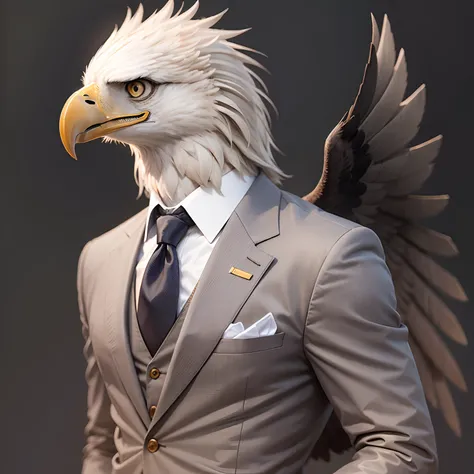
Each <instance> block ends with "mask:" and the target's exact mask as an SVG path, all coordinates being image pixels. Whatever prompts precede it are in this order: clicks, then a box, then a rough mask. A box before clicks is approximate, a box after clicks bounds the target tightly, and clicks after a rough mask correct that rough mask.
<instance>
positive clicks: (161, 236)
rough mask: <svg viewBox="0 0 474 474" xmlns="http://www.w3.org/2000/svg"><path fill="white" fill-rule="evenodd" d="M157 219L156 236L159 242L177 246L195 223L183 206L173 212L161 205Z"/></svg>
mask: <svg viewBox="0 0 474 474" xmlns="http://www.w3.org/2000/svg"><path fill="white" fill-rule="evenodd" d="M157 215H158V217H157V219H156V238H157V242H158V244H162V243H163V244H168V245H172V246H173V247H176V246H177V245H178V244H179V242H180V241H181V239H182V238H183V237H184V236H185V235H186V232H187V231H188V229H189V228H190V227H191V226H193V225H194V222H193V220H192V219H191V217H189V214H188V213H187V212H186V211H185V209H184V208H183V207H178V209H176V210H175V211H173V212H166V210H164V209H162V208H161V207H159V208H158V209H157Z"/></svg>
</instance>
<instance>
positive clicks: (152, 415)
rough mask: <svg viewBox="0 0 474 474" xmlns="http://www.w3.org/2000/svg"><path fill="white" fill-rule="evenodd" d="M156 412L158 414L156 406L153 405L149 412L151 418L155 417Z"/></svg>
mask: <svg viewBox="0 0 474 474" xmlns="http://www.w3.org/2000/svg"><path fill="white" fill-rule="evenodd" d="M155 412H156V405H152V406H151V407H150V411H149V413H150V416H151V418H153V417H154V416H155Z"/></svg>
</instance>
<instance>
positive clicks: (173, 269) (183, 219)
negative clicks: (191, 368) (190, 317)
mask: <svg viewBox="0 0 474 474" xmlns="http://www.w3.org/2000/svg"><path fill="white" fill-rule="evenodd" d="M165 212H166V211H164V210H163V209H162V208H161V207H160V206H157V207H156V208H155V209H154V210H153V213H152V216H154V217H155V216H158V217H157V219H156V234H157V235H156V237H157V243H158V247H157V248H156V250H155V251H154V253H153V255H152V256H151V258H150V261H149V262H148V265H147V267H146V269H145V273H144V275H143V282H142V285H141V288H140V296H139V299H138V314H137V317H138V324H139V327H140V331H141V333H142V336H143V340H144V341H145V344H146V345H147V347H148V350H149V351H150V354H152V355H154V354H155V352H156V351H157V350H158V348H159V347H160V346H161V344H162V342H163V341H164V339H165V337H166V335H167V334H168V332H169V330H170V329H171V328H172V326H173V324H174V322H175V320H176V315H177V306H178V296H179V263H178V255H177V252H176V247H177V245H178V244H179V242H180V241H181V239H182V238H183V237H184V236H185V235H186V233H187V231H188V229H189V227H191V226H192V225H194V222H193V220H192V219H191V218H190V217H189V215H188V213H187V212H186V211H185V210H184V208H183V207H179V208H178V209H176V210H175V211H174V212H173V213H169V214H166V213H165Z"/></svg>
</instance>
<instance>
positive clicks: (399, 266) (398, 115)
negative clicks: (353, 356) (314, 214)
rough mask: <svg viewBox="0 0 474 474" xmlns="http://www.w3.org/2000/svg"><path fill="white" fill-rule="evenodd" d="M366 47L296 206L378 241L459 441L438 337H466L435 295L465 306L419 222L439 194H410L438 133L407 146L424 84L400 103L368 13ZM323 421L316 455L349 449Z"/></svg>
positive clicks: (430, 385)
mask: <svg viewBox="0 0 474 474" xmlns="http://www.w3.org/2000/svg"><path fill="white" fill-rule="evenodd" d="M372 32H373V33H372V43H371V47H370V55H369V60H368V63H367V65H366V69H365V73H364V78H363V82H362V84H361V86H360V89H359V93H358V95H357V98H356V100H355V102H354V104H353V105H352V107H351V108H350V110H349V111H348V112H347V113H346V115H345V116H344V117H343V119H342V120H341V121H340V122H339V124H338V125H337V126H336V127H335V128H334V130H333V131H332V132H331V134H330V135H329V137H328V138H327V140H326V144H325V154H324V155H325V156H324V169H323V174H322V177H321V179H320V181H319V183H318V185H317V186H316V188H315V189H314V190H313V191H312V192H311V193H310V194H308V195H307V196H305V197H304V199H305V200H307V201H310V202H312V203H314V204H316V205H317V206H319V207H321V208H322V209H324V210H326V211H328V212H331V213H333V214H338V215H340V216H342V217H345V218H348V219H351V220H353V221H356V222H358V223H360V224H362V225H365V226H367V227H370V228H371V229H373V230H374V231H375V232H376V233H377V235H378V236H379V238H380V239H381V241H382V244H383V247H384V250H385V255H386V261H387V264H388V266H389V268H390V271H391V273H392V277H393V282H394V286H395V292H396V295H397V304H398V311H399V313H400V315H401V317H402V319H403V321H404V323H405V324H406V325H407V326H408V328H409V334H410V336H409V337H410V346H411V349H412V351H413V354H414V357H415V359H416V363H417V366H418V370H419V372H420V377H421V380H422V383H423V387H424V390H425V394H426V397H427V400H428V401H429V403H430V404H431V405H432V406H433V407H435V408H439V409H441V411H442V413H443V415H444V418H445V419H446V422H447V424H448V425H449V426H450V427H451V429H452V430H453V431H454V433H456V435H458V436H460V435H461V426H460V421H459V416H458V413H457V411H456V407H455V404H454V401H453V398H452V396H451V393H450V383H452V384H454V385H455V386H456V387H458V388H459V389H461V390H463V391H466V390H467V388H466V382H465V380H464V377H463V374H462V372H461V369H460V368H459V365H458V364H457V363H456V360H455V359H454V357H453V355H452V354H451V352H450V350H449V348H448V346H447V344H446V343H445V342H444V340H443V338H442V336H441V335H440V332H442V333H444V334H445V335H446V336H448V337H449V338H450V339H452V340H453V341H455V342H457V343H459V344H463V345H465V344H467V340H466V335H465V333H464V331H463V329H462V327H461V324H460V323H459V321H458V319H457V318H456V316H455V315H454V314H453V313H452V311H451V310H450V309H449V307H448V306H447V305H446V303H445V302H444V301H443V299H442V297H441V295H442V296H448V297H451V298H453V299H455V300H459V301H465V300H466V299H467V298H466V295H465V293H464V291H463V289H462V287H461V285H460V284H459V282H458V281H457V279H456V278H455V277H454V276H453V275H451V274H450V273H449V272H448V271H447V270H446V269H444V268H443V267H442V266H441V265H440V264H438V263H437V262H436V261H435V259H434V258H433V257H438V256H441V257H451V256H453V255H456V254H457V249H456V246H455V245H454V243H453V242H452V240H451V238H450V237H448V236H446V235H443V234H440V233H438V232H436V231H434V230H432V229H429V228H428V227H425V226H424V225H423V224H422V223H421V221H422V219H424V218H427V217H431V216H435V215H436V214H438V213H440V212H441V211H442V210H443V209H444V208H445V207H446V205H447V203H448V196H447V195H439V196H421V195H416V194H413V193H416V192H417V191H418V190H419V189H420V188H421V186H422V185H423V183H424V182H425V180H426V179H427V178H428V177H429V176H430V174H431V172H432V170H433V164H434V159H435V158H436V156H437V154H438V152H439V148H440V145H441V136H438V137H435V138H432V139H431V140H428V141H427V142H425V143H422V144H420V145H415V146H410V145H409V143H410V142H411V140H412V139H413V138H414V137H415V135H416V134H417V132H418V128H419V124H420V122H421V120H422V117H423V112H424V107H425V97H426V96H425V87H424V85H423V86H421V87H419V88H418V89H417V90H416V91H415V92H414V93H413V94H412V95H410V96H409V97H408V98H406V99H404V97H405V90H406V86H407V67H406V61H405V54H404V51H403V49H402V50H401V51H400V52H399V54H398V57H397V56H396V50H395V44H394V39H393V35H392V32H391V28H390V23H389V21H388V18H387V16H385V17H384V21H383V27H382V31H381V32H380V33H379V29H378V26H377V23H376V22H375V19H374V17H373V16H372ZM337 424H338V421H337V419H336V418H335V416H333V417H332V418H331V419H330V422H329V423H328V427H327V429H326V430H325V432H324V433H323V436H322V437H321V440H320V441H319V442H318V444H317V445H316V447H315V451H314V452H313V455H314V456H315V457H316V458H324V459H328V457H329V455H330V451H334V452H337V453H340V452H342V451H344V450H345V449H347V448H349V447H350V442H349V439H348V437H347V435H345V433H344V431H343V430H342V427H340V424H339V427H338V428H339V429H337V428H336V426H337Z"/></svg>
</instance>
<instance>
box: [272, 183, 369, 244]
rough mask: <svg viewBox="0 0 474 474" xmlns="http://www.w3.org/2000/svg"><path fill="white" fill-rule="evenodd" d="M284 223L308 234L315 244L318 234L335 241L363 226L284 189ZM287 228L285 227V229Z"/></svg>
mask: <svg viewBox="0 0 474 474" xmlns="http://www.w3.org/2000/svg"><path fill="white" fill-rule="evenodd" d="M281 216H282V219H281V220H282V221H283V222H282V223H286V226H287V227H288V229H287V230H289V229H290V226H291V230H292V231H293V232H298V234H299V235H300V236H305V235H308V236H309V237H310V238H311V242H312V243H313V245H314V242H315V239H316V236H317V239H318V241H319V242H321V241H322V240H328V241H333V242H334V241H335V240H338V239H339V238H340V237H341V236H342V235H344V234H345V233H347V232H348V231H350V230H352V229H355V228H357V227H362V226H361V225H360V224H358V223H357V222H354V221H351V220H349V219H344V218H343V217H339V216H336V215H335V214H331V213H329V212H326V211H323V210H322V209H321V208H319V207H317V206H315V205H314V204H311V203H310V202H308V201H305V200H304V199H302V198H300V197H298V196H295V195H294V194H292V193H289V192H287V191H282V208H281ZM283 230H285V229H283Z"/></svg>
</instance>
